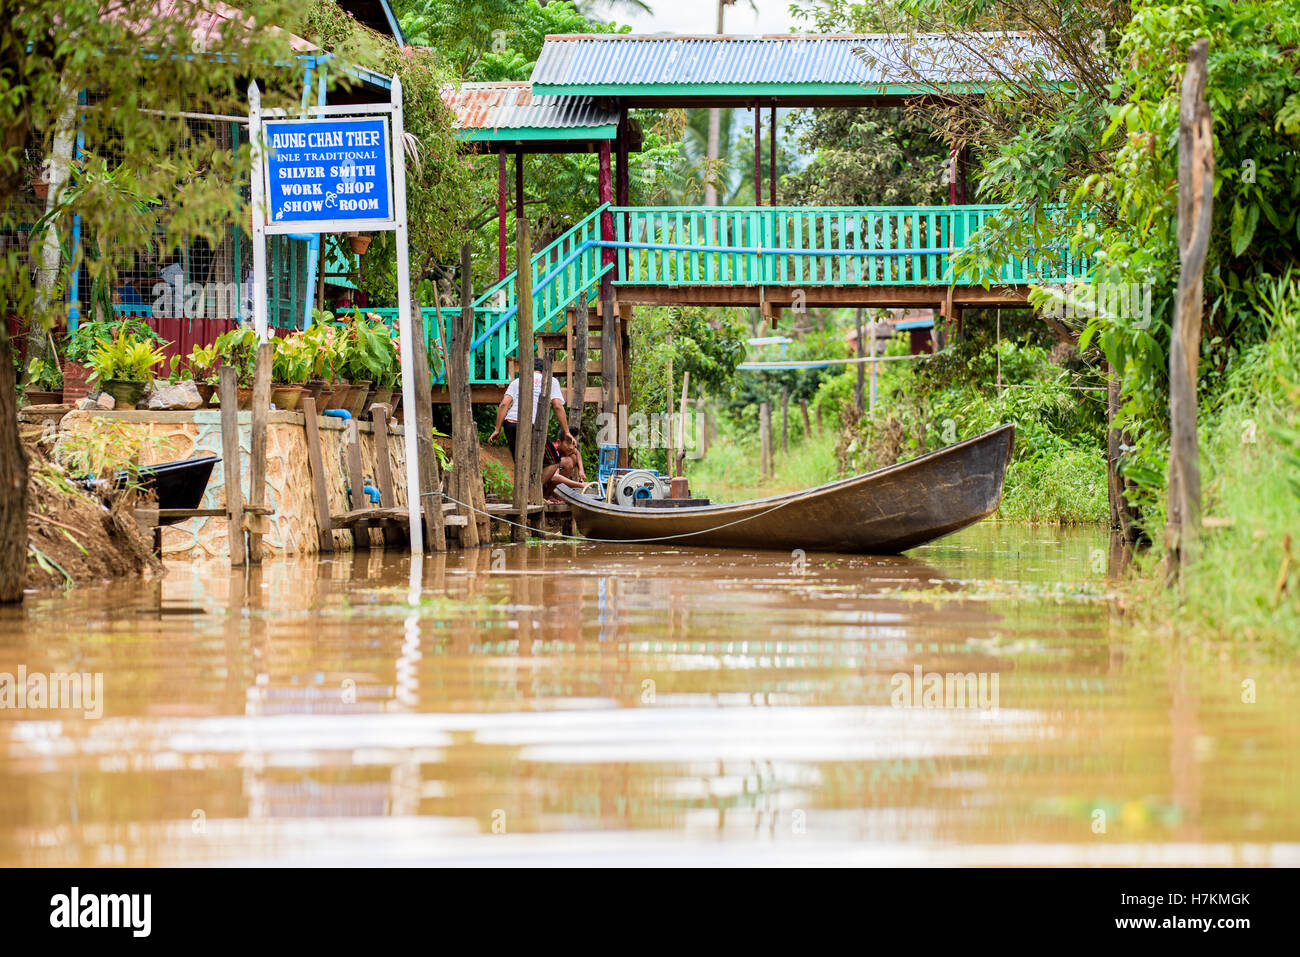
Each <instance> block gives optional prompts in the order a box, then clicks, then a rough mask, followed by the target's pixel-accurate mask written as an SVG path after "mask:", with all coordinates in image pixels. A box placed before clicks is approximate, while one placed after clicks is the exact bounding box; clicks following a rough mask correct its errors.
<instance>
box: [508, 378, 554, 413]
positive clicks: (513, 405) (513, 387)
mask: <svg viewBox="0 0 1300 957" xmlns="http://www.w3.org/2000/svg"><path fill="white" fill-rule="evenodd" d="M506 395H508V396H510V399H511V402H510V408H508V409H506V421H507V422H518V421H519V380H518V379H515V380H514V381H513V382H511V383H510V384H509V385H508V386H506ZM541 397H542V374H541V373H540V372H537V371H534V372H533V421H534V422H536V421H537V410H538V409H539V408H541V404H542V398H541ZM556 399H559V400H560V401H561V402H563V401H564V393H563V392H561V391H560V380H559V379H557V378H555V376H551V401H552V402H553V401H555V400H556Z"/></svg>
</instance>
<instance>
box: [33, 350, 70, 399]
mask: <svg viewBox="0 0 1300 957" xmlns="http://www.w3.org/2000/svg"><path fill="white" fill-rule="evenodd" d="M27 388H28V389H35V390H39V391H42V392H57V391H58V390H59V389H62V388H63V367H62V366H60V365H59V357H58V356H57V355H55V354H54V352H53V350H51V351H50V352H47V353H45V355H43V356H40V357H38V358H35V359H33V360H32V361H31V362H29V363H27Z"/></svg>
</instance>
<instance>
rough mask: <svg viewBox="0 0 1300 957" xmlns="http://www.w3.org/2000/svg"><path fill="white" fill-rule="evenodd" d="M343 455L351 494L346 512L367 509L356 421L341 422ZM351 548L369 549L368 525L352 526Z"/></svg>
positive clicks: (362, 523) (357, 523)
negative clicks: (345, 460)
mask: <svg viewBox="0 0 1300 957" xmlns="http://www.w3.org/2000/svg"><path fill="white" fill-rule="evenodd" d="M343 455H344V458H346V459H347V465H348V488H349V489H350V490H351V492H352V501H351V502H350V503H349V506H348V511H350V512H355V511H357V510H359V509H363V508H367V507H368V505H369V502H368V500H367V498H366V477H365V475H364V474H363V473H362V471H361V430H360V428H359V427H358V426H357V420H356V419H344V421H343ZM352 547H353V548H354V549H368V548H370V523H369V522H364V521H363V522H355V523H353V525H352Z"/></svg>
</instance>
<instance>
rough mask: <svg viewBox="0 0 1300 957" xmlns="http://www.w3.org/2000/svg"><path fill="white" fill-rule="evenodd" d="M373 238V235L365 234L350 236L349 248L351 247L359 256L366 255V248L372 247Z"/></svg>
mask: <svg viewBox="0 0 1300 957" xmlns="http://www.w3.org/2000/svg"><path fill="white" fill-rule="evenodd" d="M373 238H374V237H373V236H367V235H365V234H361V235H357V236H349V237H348V248H349V249H351V250H352V251H353V252H354V253H356V254H357V255H358V256H364V255H365V254H366V250H367V249H369V248H370V240H371V239H373Z"/></svg>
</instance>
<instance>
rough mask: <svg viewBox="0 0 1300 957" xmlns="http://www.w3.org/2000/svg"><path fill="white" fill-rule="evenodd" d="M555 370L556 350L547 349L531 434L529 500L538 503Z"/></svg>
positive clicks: (542, 500)
mask: <svg viewBox="0 0 1300 957" xmlns="http://www.w3.org/2000/svg"><path fill="white" fill-rule="evenodd" d="M554 369H555V350H554V349H547V350H546V355H545V356H544V357H543V358H542V392H541V395H540V396H539V399H538V401H539V402H540V403H541V406H540V408H538V410H537V411H536V412H535V413H534V418H535V419H536V420H537V421H536V422H535V423H534V424H533V428H532V430H531V432H530V435H531V438H532V448H531V450H530V452H529V455H528V464H529V468H530V470H531V473H530V474H531V478H530V479H529V482H528V487H529V489H530V490H531V491H530V492H529V500H530V501H532V502H534V503H537V502H544V501H545V500H544V499H543V498H542V468H543V464H544V462H545V460H546V456H545V454H544V452H545V450H546V433H547V432H549V431H550V427H551V375H552V373H553V371H554Z"/></svg>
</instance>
